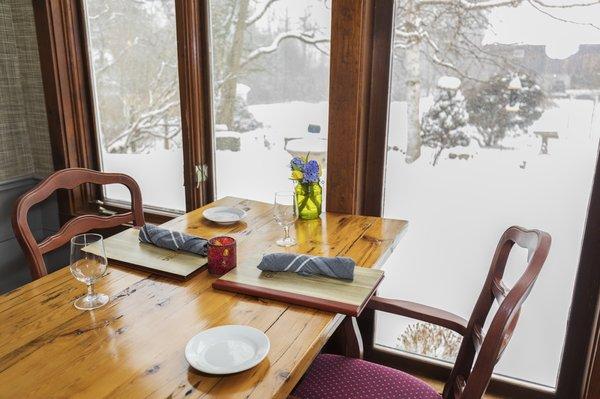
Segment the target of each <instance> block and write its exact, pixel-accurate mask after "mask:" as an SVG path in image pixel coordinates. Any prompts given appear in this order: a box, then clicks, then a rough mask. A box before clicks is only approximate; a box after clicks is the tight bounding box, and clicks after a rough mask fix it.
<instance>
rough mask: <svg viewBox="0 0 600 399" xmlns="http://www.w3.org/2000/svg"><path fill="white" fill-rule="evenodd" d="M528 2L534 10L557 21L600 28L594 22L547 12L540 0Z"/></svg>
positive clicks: (529, 0)
mask: <svg viewBox="0 0 600 399" xmlns="http://www.w3.org/2000/svg"><path fill="white" fill-rule="evenodd" d="M528 2H529V4H531V6H532V7H533V8H535V9H536V10H538V11H539V12H541V13H542V14H544V15H547V16H548V17H550V18H552V19H555V20H557V21H560V22H565V23H568V24H573V25H581V26H589V27H591V28H593V29H596V30H600V26H598V25H596V24H594V23H592V22H578V21H573V20H570V19H565V18H561V17H558V16H556V15H554V14H552V13H551V12H549V11H547V10H544V9H543V8H542V7H546V6H544V5H543V3H542V2H541V1H540V0H528ZM594 4H600V3H594ZM588 5H589V4H588ZM554 7H556V6H554ZM565 8H566V7H565Z"/></svg>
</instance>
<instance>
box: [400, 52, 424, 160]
mask: <svg viewBox="0 0 600 399" xmlns="http://www.w3.org/2000/svg"><path fill="white" fill-rule="evenodd" d="M420 58H421V53H420V46H419V44H418V43H416V44H413V45H412V46H410V47H409V48H407V49H406V54H405V60H404V65H405V68H406V108H407V116H406V117H407V121H406V134H407V142H406V163H412V162H414V161H416V160H417V159H419V157H420V156H421V121H420V120H419V105H420V102H421V60H420Z"/></svg>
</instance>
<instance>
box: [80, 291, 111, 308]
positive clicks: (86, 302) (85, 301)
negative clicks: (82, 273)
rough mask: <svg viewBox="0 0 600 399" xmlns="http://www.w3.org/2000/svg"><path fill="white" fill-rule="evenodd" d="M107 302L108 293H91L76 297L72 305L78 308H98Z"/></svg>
mask: <svg viewBox="0 0 600 399" xmlns="http://www.w3.org/2000/svg"><path fill="white" fill-rule="evenodd" d="M107 303H108V295H106V294H93V295H84V296H82V297H81V298H78V299H77V300H76V301H75V302H74V303H73V305H75V307H76V308H77V309H79V310H92V309H98V308H99V307H102V306H104V305H106V304H107Z"/></svg>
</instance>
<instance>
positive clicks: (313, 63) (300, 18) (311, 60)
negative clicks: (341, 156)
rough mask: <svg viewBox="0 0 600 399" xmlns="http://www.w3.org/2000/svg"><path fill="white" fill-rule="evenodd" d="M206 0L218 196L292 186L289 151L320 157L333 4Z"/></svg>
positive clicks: (264, 193)
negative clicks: (209, 29)
mask: <svg viewBox="0 0 600 399" xmlns="http://www.w3.org/2000/svg"><path fill="white" fill-rule="evenodd" d="M210 6H211V7H210V11H211V33H212V34H211V41H212V54H213V59H212V63H213V76H212V80H213V88H214V90H213V101H214V107H213V108H214V110H215V140H216V143H215V144H216V145H215V149H216V150H215V153H216V189H217V197H219V198H220V197H224V196H228V195H233V196H238V197H244V198H250V199H255V200H263V201H268V202H271V201H273V193H274V192H275V191H277V190H281V189H290V188H291V182H290V180H289V175H290V171H289V161H290V160H291V158H292V155H291V154H294V155H306V154H307V153H308V152H310V158H311V159H317V160H319V161H320V162H322V163H324V162H325V157H326V149H327V141H326V139H327V111H328V102H327V100H328V89H329V55H328V53H329V38H330V25H331V22H330V20H331V10H330V9H329V4H328V3H327V2H324V1H321V0H309V1H294V0H281V1H275V2H273V1H268V0H252V1H251V0H241V1H233V0H212V1H211V2H210ZM309 125H312V126H311V127H310V128H309ZM309 130H310V132H309ZM324 166H325V165H323V167H324Z"/></svg>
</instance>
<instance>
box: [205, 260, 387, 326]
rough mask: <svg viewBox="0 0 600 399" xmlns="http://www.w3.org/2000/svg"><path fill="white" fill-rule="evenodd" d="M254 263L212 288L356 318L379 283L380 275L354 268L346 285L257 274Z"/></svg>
mask: <svg viewBox="0 0 600 399" xmlns="http://www.w3.org/2000/svg"><path fill="white" fill-rule="evenodd" d="M258 263H259V262H258V261H255V260H252V261H250V262H246V263H245V264H241V265H238V267H237V268H235V269H233V270H232V271H230V272H229V273H227V274H226V275H224V276H223V277H221V278H219V279H218V280H217V281H215V282H214V284H213V287H214V288H216V289H222V290H225V291H231V292H237V293H243V294H248V295H252V296H257V297H259V298H269V299H276V300H281V301H284V302H287V303H293V304H296V305H302V306H308V307H311V308H315V309H320V310H327V311H329V312H336V313H343V314H345V315H347V316H358V315H359V314H360V312H361V311H362V309H363V308H364V307H365V306H366V304H367V301H368V300H369V299H370V298H371V296H373V293H374V292H375V289H376V288H377V286H378V285H379V283H380V282H381V280H383V271H382V270H375V269H367V268H357V269H356V270H355V272H354V280H353V281H346V280H336V279H333V278H327V277H324V276H301V275H299V274H296V273H291V272H290V273H272V272H261V271H260V270H259V269H258V268H257V267H256V265H257V264H258Z"/></svg>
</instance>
